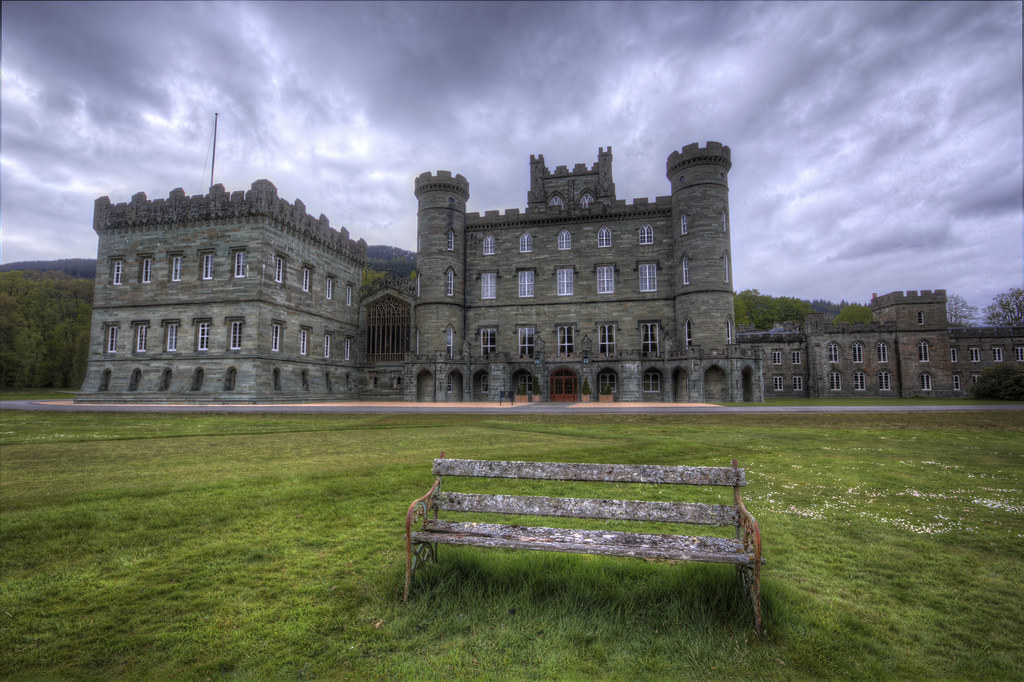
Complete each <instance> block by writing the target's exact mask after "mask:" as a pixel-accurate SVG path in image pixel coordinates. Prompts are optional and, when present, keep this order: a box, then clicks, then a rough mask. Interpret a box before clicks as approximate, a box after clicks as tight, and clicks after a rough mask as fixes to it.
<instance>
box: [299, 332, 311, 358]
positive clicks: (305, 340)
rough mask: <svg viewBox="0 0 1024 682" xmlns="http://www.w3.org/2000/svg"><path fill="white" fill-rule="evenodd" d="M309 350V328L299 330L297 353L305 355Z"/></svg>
mask: <svg viewBox="0 0 1024 682" xmlns="http://www.w3.org/2000/svg"><path fill="white" fill-rule="evenodd" d="M308 350H309V330H307V329H300V330H299V355H305V354H306V352H307V351H308Z"/></svg>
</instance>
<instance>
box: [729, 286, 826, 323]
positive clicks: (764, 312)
mask: <svg viewBox="0 0 1024 682" xmlns="http://www.w3.org/2000/svg"><path fill="white" fill-rule="evenodd" d="M733 312H734V314H735V316H736V317H735V319H736V324H752V325H754V328H755V329H771V328H772V327H773V326H774V325H775V323H776V322H803V321H804V317H806V316H807V315H809V314H810V313H812V312H814V309H813V308H811V304H810V302H809V301H804V300H801V299H799V298H793V297H791V296H771V295H769V294H762V293H761V292H760V291H758V290H757V289H746V290H744V291H741V292H739V293H738V294H735V295H734V297H733Z"/></svg>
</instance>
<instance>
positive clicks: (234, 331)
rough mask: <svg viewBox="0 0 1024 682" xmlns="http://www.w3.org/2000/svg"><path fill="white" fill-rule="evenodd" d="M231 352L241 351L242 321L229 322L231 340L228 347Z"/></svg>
mask: <svg viewBox="0 0 1024 682" xmlns="http://www.w3.org/2000/svg"><path fill="white" fill-rule="evenodd" d="M228 348H230V349H231V350H241V348H242V321H241V320H233V321H232V322H231V339H230V344H229V346H228Z"/></svg>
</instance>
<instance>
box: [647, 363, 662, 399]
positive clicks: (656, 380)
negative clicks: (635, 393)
mask: <svg viewBox="0 0 1024 682" xmlns="http://www.w3.org/2000/svg"><path fill="white" fill-rule="evenodd" d="M660 391H661V373H659V372H657V371H655V370H653V369H652V370H648V371H646V372H644V377H643V392H644V393H659V392H660Z"/></svg>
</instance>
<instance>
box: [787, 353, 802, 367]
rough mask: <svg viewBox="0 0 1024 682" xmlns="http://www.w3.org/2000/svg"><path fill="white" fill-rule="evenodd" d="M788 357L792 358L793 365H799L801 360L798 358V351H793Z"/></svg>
mask: <svg viewBox="0 0 1024 682" xmlns="http://www.w3.org/2000/svg"><path fill="white" fill-rule="evenodd" d="M790 357H791V358H792V361H793V364H794V365H799V364H800V359H801V358H800V351H798V350H795V351H793V352H792V353H790Z"/></svg>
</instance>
